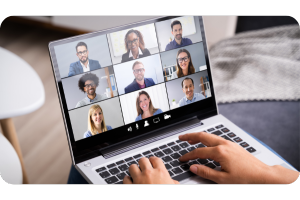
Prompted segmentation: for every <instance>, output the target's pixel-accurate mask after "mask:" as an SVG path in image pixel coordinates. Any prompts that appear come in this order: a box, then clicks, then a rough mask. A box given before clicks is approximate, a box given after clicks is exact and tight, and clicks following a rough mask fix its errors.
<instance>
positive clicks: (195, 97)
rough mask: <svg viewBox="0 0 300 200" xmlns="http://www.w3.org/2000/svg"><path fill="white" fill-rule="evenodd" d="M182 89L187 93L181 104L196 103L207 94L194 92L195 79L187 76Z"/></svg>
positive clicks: (182, 83)
mask: <svg viewBox="0 0 300 200" xmlns="http://www.w3.org/2000/svg"><path fill="white" fill-rule="evenodd" d="M181 87H182V91H183V93H184V94H185V96H184V97H183V98H182V99H180V101H179V106H180V107H181V106H185V105H188V104H190V103H194V102H196V101H200V100H202V99H205V96H204V95H203V94H200V93H194V81H193V79H191V78H188V77H186V78H185V79H183V81H182V82H181Z"/></svg>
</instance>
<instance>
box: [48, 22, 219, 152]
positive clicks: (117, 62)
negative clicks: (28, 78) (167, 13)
mask: <svg viewBox="0 0 300 200" xmlns="http://www.w3.org/2000/svg"><path fill="white" fill-rule="evenodd" d="M49 50H50V56H51V60H52V65H53V69H54V75H55V78H56V82H57V89H58V94H59V99H60V102H61V107H62V112H63V116H64V120H65V125H66V129H67V132H68V136H69V141H70V143H71V146H72V149H73V154H77V155H80V154H82V152H85V151H89V150H91V151H92V150H93V148H94V149H101V148H103V147H107V146H109V145H111V144H115V143H118V142H120V141H123V140H126V139H129V138H132V137H135V136H138V135H142V134H145V133H147V132H149V131H152V130H155V129H158V128H161V127H164V126H167V125H170V124H172V123H176V122H180V121H182V120H185V119H189V118H191V117H195V116H199V115H201V112H202V113H205V112H208V111H210V110H212V109H216V108H215V103H214V102H215V101H214V97H213V91H212V88H211V87H212V82H211V74H210V70H209V63H208V55H207V48H206V43H205V36H204V31H203V24H202V18H201V17H198V16H183V17H165V18H159V19H154V20H148V21H146V22H141V23H137V24H133V25H128V26H123V27H121V28H120V27H119V28H115V29H110V30H106V31H101V32H94V33H89V34H84V35H80V36H76V37H72V38H67V39H64V40H60V41H54V42H51V43H50V44H49ZM197 113H198V114H197ZM75 156H76V155H75Z"/></svg>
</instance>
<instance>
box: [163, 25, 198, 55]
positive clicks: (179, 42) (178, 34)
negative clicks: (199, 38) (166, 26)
mask: <svg viewBox="0 0 300 200" xmlns="http://www.w3.org/2000/svg"><path fill="white" fill-rule="evenodd" d="M171 30H172V31H171V33H172V35H173V36H174V40H173V41H171V42H170V43H169V44H167V46H166V49H165V50H166V51H168V50H171V49H177V48H180V47H183V46H187V45H190V44H193V42H192V41H191V40H190V39H189V38H182V26H181V23H180V21H178V20H175V21H173V22H172V23H171Z"/></svg>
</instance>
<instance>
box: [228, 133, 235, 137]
mask: <svg viewBox="0 0 300 200" xmlns="http://www.w3.org/2000/svg"><path fill="white" fill-rule="evenodd" d="M227 135H228V136H229V137H234V136H236V135H235V134H234V133H228V134H227Z"/></svg>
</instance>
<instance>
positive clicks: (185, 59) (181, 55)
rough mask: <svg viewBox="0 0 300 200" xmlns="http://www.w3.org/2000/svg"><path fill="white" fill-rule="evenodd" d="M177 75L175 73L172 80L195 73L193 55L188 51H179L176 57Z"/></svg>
mask: <svg viewBox="0 0 300 200" xmlns="http://www.w3.org/2000/svg"><path fill="white" fill-rule="evenodd" d="M176 70H177V71H176V73H175V72H173V74H172V78H171V79H175V78H180V77H183V76H187V75H190V74H194V73H195V68H194V65H193V62H192V58H191V54H190V52H188V50H186V49H179V51H178V52H177V56H176Z"/></svg>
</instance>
